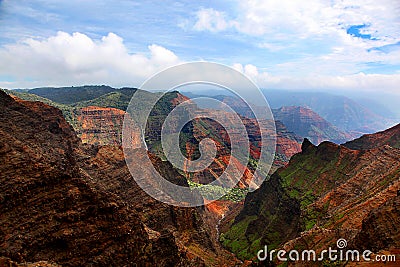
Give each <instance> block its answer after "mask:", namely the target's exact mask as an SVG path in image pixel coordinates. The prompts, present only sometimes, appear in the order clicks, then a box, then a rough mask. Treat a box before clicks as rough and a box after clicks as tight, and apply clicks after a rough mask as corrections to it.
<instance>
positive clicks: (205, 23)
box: [193, 8, 230, 32]
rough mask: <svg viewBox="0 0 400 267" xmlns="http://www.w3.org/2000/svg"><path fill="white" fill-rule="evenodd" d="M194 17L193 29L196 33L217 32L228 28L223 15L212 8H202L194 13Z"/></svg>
mask: <svg viewBox="0 0 400 267" xmlns="http://www.w3.org/2000/svg"><path fill="white" fill-rule="evenodd" d="M196 16H197V22H196V23H195V24H194V26H193V28H194V29H195V30H198V31H203V30H207V31H210V32H218V31H223V30H226V29H227V28H228V27H230V25H229V24H230V23H229V22H227V21H226V19H225V13H224V12H220V11H216V10H214V9H212V8H202V9H200V10H199V11H198V12H197V13H196Z"/></svg>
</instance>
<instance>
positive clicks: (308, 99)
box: [183, 89, 400, 141]
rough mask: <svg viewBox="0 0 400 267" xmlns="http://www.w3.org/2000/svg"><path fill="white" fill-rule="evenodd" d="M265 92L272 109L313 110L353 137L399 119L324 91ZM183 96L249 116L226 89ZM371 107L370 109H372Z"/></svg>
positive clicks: (378, 107)
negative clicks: (217, 102) (220, 103)
mask: <svg viewBox="0 0 400 267" xmlns="http://www.w3.org/2000/svg"><path fill="white" fill-rule="evenodd" d="M262 92H263V94H264V96H265V98H266V99H267V100H268V103H269V106H270V108H272V109H279V108H281V107H285V106H300V107H304V108H308V109H311V110H312V111H314V112H315V113H317V114H318V115H319V116H321V117H322V118H324V119H325V120H326V121H327V122H329V123H331V124H332V125H334V126H335V127H336V128H338V129H339V130H340V131H342V132H344V133H346V134H350V135H351V136H360V135H362V134H365V133H374V132H376V131H381V130H384V129H386V128H388V127H390V126H393V125H394V124H396V123H397V122H398V121H399V119H400V118H396V115H395V112H391V111H390V110H389V109H388V108H387V107H384V106H382V105H381V104H379V103H377V102H374V101H373V100H371V99H368V100H362V101H363V105H362V104H360V103H358V102H357V101H354V100H352V99H351V98H348V97H345V96H341V95H335V94H330V93H323V92H310V91H288V90H266V89H262ZM183 94H185V95H187V96H188V97H191V98H194V97H197V96H209V97H212V98H216V99H219V100H221V101H222V99H225V101H228V102H230V103H231V104H232V105H233V106H234V107H236V111H237V112H238V113H241V114H245V113H248V107H247V106H244V105H243V102H240V101H239V102H240V103H236V104H233V103H232V102H233V100H235V102H237V98H236V97H234V96H233V95H232V94H231V93H229V92H228V93H226V92H225V91H223V90H215V91H203V92H185V91H184V92H183ZM360 99H361V98H360ZM368 107H371V109H369V108H368ZM372 110H374V111H375V112H374V111H372ZM376 111H379V112H376ZM245 116H246V115H245ZM247 116H249V115H247ZM304 137H306V136H304ZM310 139H312V138H310ZM328 140H331V139H328ZM331 141H333V140H331Z"/></svg>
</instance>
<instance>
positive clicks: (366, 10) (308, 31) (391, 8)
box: [194, 0, 400, 45]
mask: <svg viewBox="0 0 400 267" xmlns="http://www.w3.org/2000/svg"><path fill="white" fill-rule="evenodd" d="M237 10H238V13H237V14H236V17H235V18H234V19H231V20H227V19H226V15H225V13H224V12H221V11H217V10H214V9H212V8H209V9H200V10H199V11H198V12H197V22H196V23H195V25H194V28H195V29H196V30H210V31H214V32H216V31H224V30H226V29H228V28H229V27H233V28H235V29H236V30H237V31H239V32H241V33H244V34H248V35H255V36H267V37H268V38H272V39H275V40H279V39H282V40H291V39H293V38H310V37H313V36H326V35H331V34H335V37H336V33H337V32H338V31H340V32H343V31H344V32H345V31H346V29H347V28H348V27H349V26H352V25H366V26H367V27H365V28H363V29H362V33H363V34H371V35H372V37H373V38H378V39H380V40H381V43H393V42H396V41H399V36H400V2H398V1H397V0H382V1H375V0H364V1H361V2H360V1H358V0H334V1H325V0H309V1H306V2H304V1H293V0H269V1H265V0H242V1H239V2H238V7H237ZM365 41H367V40H365ZM267 45H268V42H267Z"/></svg>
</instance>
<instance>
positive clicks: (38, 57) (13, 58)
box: [0, 32, 180, 88]
mask: <svg viewBox="0 0 400 267" xmlns="http://www.w3.org/2000/svg"><path fill="white" fill-rule="evenodd" d="M148 49H149V53H148V55H145V54H141V53H137V54H130V53H129V52H128V50H127V48H126V47H125V45H124V43H123V40H122V38H121V37H119V36H117V35H116V34H114V33H109V34H108V35H107V36H103V37H102V38H101V40H93V39H91V38H90V37H88V36H87V35H85V34H82V33H78V32H76V33H73V34H68V33H65V32H58V33H57V35H55V36H51V37H49V38H47V39H32V38H29V39H25V40H23V41H22V42H18V43H15V44H11V45H6V46H4V47H2V48H0V58H1V59H2V60H1V61H0V73H1V74H2V75H6V76H11V77H13V78H14V80H15V82H3V83H1V82H0V86H3V87H8V88H10V87H23V86H24V85H28V86H32V85H35V86H43V85H47V86H50V85H72V84H74V85H75V84H84V83H94V84H100V83H105V84H110V85H115V86H122V85H130V86H139V85H140V84H141V82H143V81H144V80H145V79H146V78H148V77H149V76H150V75H152V74H154V73H155V72H157V71H159V70H161V69H163V68H165V67H168V66H172V65H175V64H177V63H179V62H180V60H179V58H178V57H177V56H176V55H175V54H174V53H173V52H171V51H170V50H168V49H166V48H164V47H162V46H159V45H156V44H152V45H150V46H149V47H148Z"/></svg>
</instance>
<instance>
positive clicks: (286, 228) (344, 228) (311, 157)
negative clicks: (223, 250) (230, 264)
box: [223, 130, 400, 259]
mask: <svg viewBox="0 0 400 267" xmlns="http://www.w3.org/2000/svg"><path fill="white" fill-rule="evenodd" d="M389 131H391V130H389ZM379 135H380V134H379ZM302 149H303V151H302V152H301V153H299V154H296V155H294V156H293V157H292V158H291V160H290V162H289V164H288V165H287V166H286V167H284V168H281V169H280V170H278V171H277V172H276V173H275V174H274V175H273V176H272V177H271V178H270V179H269V180H268V181H265V182H264V184H263V185H262V186H261V187H260V189H258V190H257V191H255V192H253V193H250V194H248V195H247V197H246V200H245V204H244V208H243V209H242V211H241V212H240V214H239V215H238V216H237V217H236V218H235V221H234V223H233V225H232V226H231V229H229V230H227V231H226V232H225V234H224V236H223V240H224V244H225V245H226V247H228V248H230V249H231V250H232V251H234V252H235V253H236V255H239V256H241V257H242V258H253V259H254V258H255V255H256V252H257V251H258V249H260V248H261V247H262V246H263V245H268V247H269V248H271V249H272V248H274V247H275V248H278V247H283V248H285V250H286V251H288V250H290V249H293V248H297V249H311V248H313V249H315V250H316V251H321V250H322V249H326V248H328V247H329V246H331V247H336V244H335V242H336V240H337V239H339V238H345V239H346V240H347V241H348V243H349V244H353V248H357V249H358V248H359V249H361V248H364V247H365V246H367V245H368V244H370V243H371V244H372V243H375V242H376V244H377V245H374V246H371V247H369V248H368V249H370V250H375V251H374V252H377V251H378V250H382V249H383V250H385V249H386V250H390V249H393V248H394V251H395V250H396V249H398V248H399V244H398V242H397V241H396V240H398V238H397V236H398V230H397V227H394V225H393V223H395V222H397V221H398V220H399V219H400V218H399V214H398V211H397V208H396V203H397V202H398V201H397V198H398V196H397V194H398V190H399V189H400V180H399V179H400V174H399V170H400V162H399V158H400V150H399V149H397V148H393V147H391V146H388V145H384V146H382V147H378V148H374V149H370V150H351V149H349V148H346V147H344V146H339V145H336V144H333V143H330V142H323V143H321V144H320V145H319V146H314V145H313V144H312V143H311V142H310V141H308V140H305V142H304V143H303V146H302ZM386 228H387V229H388V233H387V234H384V229H386ZM366 239H369V240H370V241H369V242H368V243H365V246H361V243H362V242H363V240H364V241H365V240H366Z"/></svg>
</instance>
